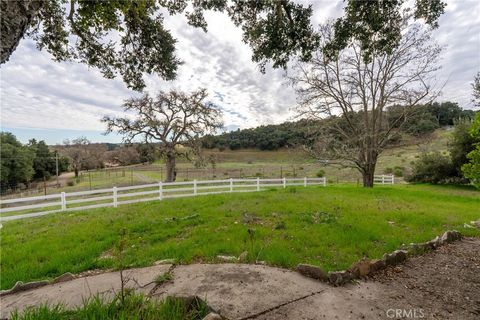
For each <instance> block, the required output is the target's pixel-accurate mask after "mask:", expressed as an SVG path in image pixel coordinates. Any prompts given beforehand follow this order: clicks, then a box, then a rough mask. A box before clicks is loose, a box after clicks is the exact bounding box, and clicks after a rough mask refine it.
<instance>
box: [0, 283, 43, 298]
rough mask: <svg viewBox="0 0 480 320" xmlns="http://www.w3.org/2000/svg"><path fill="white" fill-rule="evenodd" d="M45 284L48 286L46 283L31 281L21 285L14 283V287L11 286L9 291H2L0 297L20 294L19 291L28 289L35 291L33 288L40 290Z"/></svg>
mask: <svg viewBox="0 0 480 320" xmlns="http://www.w3.org/2000/svg"><path fill="white" fill-rule="evenodd" d="M47 284H49V282H48V281H45V280H44V281H33V282H27V283H23V282H22V281H17V283H15V285H14V286H13V288H12V289H10V290H4V291H2V292H1V293H0V296H4V295H7V294H11V293H16V292H20V291H26V290H30V289H35V288H40V287H43V286H46V285H47Z"/></svg>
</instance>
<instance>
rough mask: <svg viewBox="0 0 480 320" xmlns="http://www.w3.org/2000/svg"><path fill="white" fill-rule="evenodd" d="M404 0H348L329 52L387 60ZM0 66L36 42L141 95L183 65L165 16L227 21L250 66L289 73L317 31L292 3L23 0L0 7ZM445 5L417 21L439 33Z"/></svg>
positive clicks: (431, 5)
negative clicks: (350, 51) (213, 15)
mask: <svg viewBox="0 0 480 320" xmlns="http://www.w3.org/2000/svg"><path fill="white" fill-rule="evenodd" d="M406 5H409V4H408V3H406V1H405V0H392V1H380V0H375V1H373V0H372V1H358V0H346V7H345V16H344V17H342V18H340V19H338V20H337V22H336V25H335V29H336V33H335V37H334V38H332V41H331V43H330V45H329V52H330V54H331V55H334V54H335V52H336V51H338V50H341V49H343V48H344V47H346V46H347V43H348V41H349V39H351V38H357V39H360V42H361V45H362V47H363V48H364V49H365V50H366V52H367V53H369V52H370V51H371V50H375V51H378V50H384V51H385V52H389V51H390V50H391V49H392V48H393V47H395V46H396V45H397V44H398V42H399V38H400V35H401V33H400V31H401V30H400V28H399V21H400V20H399V15H400V12H401V10H402V7H404V6H406ZM0 6H1V7H0V9H1V12H2V19H1V27H0V34H1V41H0V43H1V45H0V63H1V64H3V63H5V62H7V61H8V60H9V58H10V56H11V55H12V54H13V53H14V52H15V50H16V48H17V46H18V44H19V42H20V40H21V39H22V38H24V37H30V38H32V39H33V40H34V41H35V43H36V44H37V47H38V48H39V49H40V50H46V51H48V52H49V53H50V54H51V55H52V57H53V59H54V60H55V61H76V62H80V63H84V64H86V65H88V66H89V67H94V68H97V69H99V70H100V72H101V73H102V74H103V75H104V76H105V77H106V78H113V77H116V76H121V77H122V78H123V81H124V82H125V83H126V84H127V86H128V87H129V88H132V89H134V90H142V89H143V88H144V87H145V82H144V80H143V78H142V75H143V74H144V73H147V74H156V75H158V76H159V77H161V78H163V79H165V80H171V79H174V78H175V77H176V73H177V69H178V66H179V65H180V64H181V63H182V62H181V61H180V60H179V58H178V57H177V55H176V52H175V47H176V39H174V38H173V36H172V34H171V32H170V31H169V30H168V29H167V28H166V27H165V23H164V16H165V15H166V14H168V15H172V16H173V15H178V14H184V15H185V17H186V18H187V21H188V24H189V25H191V26H194V27H198V28H202V29H203V30H204V31H207V21H206V19H205V12H207V11H217V12H224V13H225V14H227V15H228V16H229V17H230V19H231V20H232V21H233V23H234V24H235V25H236V26H237V27H239V28H241V30H242V31H243V41H244V42H245V43H247V44H248V45H249V46H250V47H251V48H252V60H253V61H254V62H258V63H260V66H261V69H262V70H264V67H265V64H266V63H267V62H271V63H272V65H273V67H286V65H287V62H288V61H289V59H290V58H291V57H293V56H298V57H299V58H300V59H302V60H303V61H306V60H309V59H310V57H311V54H312V52H314V50H315V49H316V47H317V44H318V35H317V34H316V32H315V30H314V28H313V27H312V25H311V21H310V20H311V17H312V14H313V12H312V7H311V6H306V7H305V6H303V5H301V4H296V3H294V1H291V0H278V1H257V0H247V1H226V0H206V1H196V0H135V1H133V0H125V1H117V0H104V1H91V0H70V1H68V0H43V1H41V0H17V1H1V2H0ZM444 7H445V4H444V2H443V1H442V0H416V1H415V3H414V4H413V6H411V9H412V10H413V11H414V16H415V18H417V19H422V20H424V21H425V22H426V23H428V24H430V25H431V26H434V27H435V26H437V20H438V17H439V16H440V15H441V14H442V13H443V12H444Z"/></svg>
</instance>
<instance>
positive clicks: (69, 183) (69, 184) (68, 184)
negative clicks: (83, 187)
mask: <svg viewBox="0 0 480 320" xmlns="http://www.w3.org/2000/svg"><path fill="white" fill-rule="evenodd" d="M74 185H75V180H70V181H68V182H67V186H69V187H73V186H74Z"/></svg>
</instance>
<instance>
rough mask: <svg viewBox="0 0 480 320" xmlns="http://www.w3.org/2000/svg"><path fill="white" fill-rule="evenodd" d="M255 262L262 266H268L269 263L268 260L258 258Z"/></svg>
mask: <svg viewBox="0 0 480 320" xmlns="http://www.w3.org/2000/svg"><path fill="white" fill-rule="evenodd" d="M255 264H260V265H262V266H266V265H267V262H266V261H263V260H257V261H255Z"/></svg>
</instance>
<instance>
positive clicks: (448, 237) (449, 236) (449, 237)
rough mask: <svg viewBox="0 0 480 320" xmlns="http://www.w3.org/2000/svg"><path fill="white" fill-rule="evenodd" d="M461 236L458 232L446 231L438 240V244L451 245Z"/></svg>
mask: <svg viewBox="0 0 480 320" xmlns="http://www.w3.org/2000/svg"><path fill="white" fill-rule="evenodd" d="M461 238H462V235H461V234H460V232H458V231H455V230H453V231H446V232H445V233H444V234H443V235H442V237H441V238H440V243H451V242H454V241H457V240H460V239H461Z"/></svg>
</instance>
